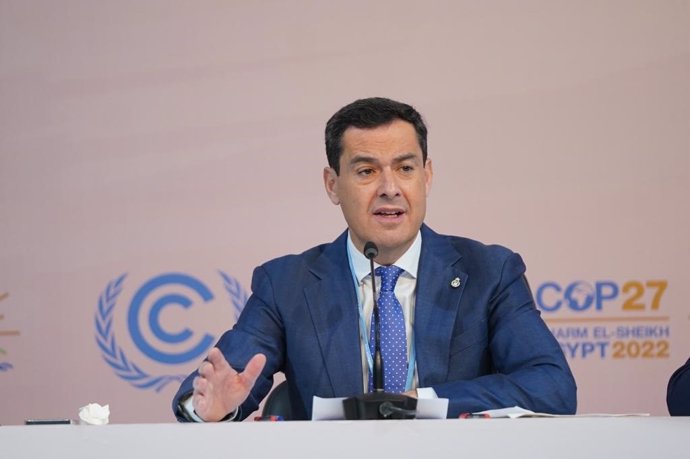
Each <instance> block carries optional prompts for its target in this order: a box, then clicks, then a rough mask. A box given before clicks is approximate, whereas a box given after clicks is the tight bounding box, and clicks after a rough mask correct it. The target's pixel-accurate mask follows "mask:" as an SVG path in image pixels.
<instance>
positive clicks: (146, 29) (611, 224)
mask: <svg viewBox="0 0 690 459" xmlns="http://www.w3.org/2000/svg"><path fill="white" fill-rule="evenodd" d="M374 95H381V96H386V97H392V98H395V99H399V100H403V101H405V102H408V103H411V104H413V105H414V106H415V107H417V108H418V109H419V111H420V112H421V113H422V114H423V115H424V116H425V118H426V120H427V122H428V125H429V130H430V134H429V154H430V157H432V158H433V161H434V168H435V181H434V185H433V190H432V194H431V197H430V202H429V211H428V215H427V223H428V224H429V225H430V226H432V227H433V228H434V229H435V230H437V231H440V232H445V233H452V234H459V235H464V236H469V237H472V238H476V239H479V240H482V241H484V242H487V243H500V244H503V245H506V246H509V247H511V248H512V249H514V250H516V251H518V252H520V253H521V254H522V256H523V257H524V259H525V261H526V262H527V266H528V277H529V280H530V284H531V285H532V288H533V290H534V291H535V292H539V293H540V295H539V298H540V305H542V306H544V307H545V308H546V309H548V310H545V311H544V317H545V318H546V319H547V321H548V322H549V325H550V326H551V328H552V329H553V331H554V333H555V334H556V335H557V337H558V338H559V340H560V341H561V343H562V344H563V346H564V349H565V350H566V352H567V354H568V357H569V361H570V363H571V365H572V368H573V370H574V372H575V376H576V379H577V382H578V386H579V409H578V411H579V412H581V413H584V412H602V411H606V412H650V413H652V414H665V413H666V408H665V402H664V397H665V390H666V382H667V381H668V378H669V376H670V374H671V373H672V371H673V369H674V368H676V367H677V366H679V365H680V364H681V363H683V362H684V361H685V360H686V359H687V358H688V357H689V356H690V315H689V313H688V307H687V298H688V296H689V294H690V287H689V286H688V279H689V276H690V268H689V261H688V260H690V244H689V243H688V235H689V234H690V217H689V215H688V204H687V199H688V196H689V195H690V184H689V183H688V176H689V172H690V170H689V169H690V167H689V166H690V159H688V149H689V148H690V122H689V120H690V2H688V1H642V2H635V1H602V2H553V1H526V2H512V1H505V2H470V1H453V2H433V1H432V2H412V1H407V0H405V1H401V0H397V1H379V2H369V1H348V2H312V1H308V0H299V1H287V2H286V1H255V2H236V1H225V2H224V1H206V2H195V1H189V2H186V1H147V2H138V1H123V2H92V1H56V2H50V1H45V2H41V1H33V2H25V1H8V0H0V393H1V394H3V395H2V400H3V402H2V408H1V409H0V423H2V424H17V423H21V422H23V420H24V419H25V418H29V417H75V416H76V412H77V409H78V408H79V407H80V406H82V405H85V404H86V403H88V402H99V403H102V404H105V403H109V404H110V406H111V411H112V415H111V420H112V422H166V421H172V419H173V418H172V413H171V410H170V407H169V405H170V399H171V397H172V395H173V393H174V391H175V390H176V387H177V383H176V382H174V381H173V382H171V381H170V378H168V379H165V377H168V376H170V377H174V376H175V375H179V374H186V373H188V372H189V371H191V370H192V369H193V368H194V367H195V366H196V365H197V362H198V361H199V358H194V359H192V360H189V361H187V362H183V363H178V364H168V363H163V362H161V361H159V360H156V359H154V358H152V357H150V356H148V355H146V354H145V353H144V352H143V351H142V349H141V346H140V345H139V344H140V343H141V342H142V341H145V342H148V343H150V344H151V345H152V347H153V348H155V349H158V350H163V351H165V352H167V353H168V354H171V355H176V354H179V353H180V352H182V351H183V350H188V349H191V348H192V347H193V346H194V345H195V344H197V343H198V342H201V339H202V337H203V336H205V335H207V334H208V335H210V336H212V337H213V338H217V337H218V336H219V334H220V333H221V332H222V331H223V330H225V329H227V328H229V327H230V326H231V325H232V324H233V323H234V320H235V319H234V318H235V310H236V303H238V301H240V300H241V299H242V291H241V290H242V289H243V290H244V291H247V290H248V289H249V281H250V277H251V271H252V269H253V268H254V267H255V266H256V265H258V264H260V263H261V262H263V261H265V260H267V259H269V258H273V257H276V256H279V255H282V254H285V253H289V252H299V251H302V250H304V249H306V248H308V247H310V246H312V245H315V244H317V243H321V242H325V241H329V240H332V239H334V238H335V237H336V236H337V235H338V234H339V233H340V232H341V231H342V230H343V229H344V226H345V225H344V221H343V219H342V216H341V215H340V211H339V209H338V208H337V207H335V206H333V205H332V204H330V202H329V201H328V199H327V198H326V196H325V193H324V191H323V185H322V181H321V170H322V168H323V166H324V165H325V164H326V159H325V152H324V147H323V128H324V125H325V122H326V120H327V119H328V117H329V116H330V115H331V114H332V113H333V112H335V111H336V110H337V109H338V108H340V107H341V106H342V105H344V104H346V103H349V102H351V101H352V100H354V99H357V98H361V97H367V96H374ZM219 271H221V272H222V273H224V274H226V275H227V276H228V277H227V278H226V279H225V280H224V278H223V277H222V276H221V273H220V272H219ZM166 273H182V274H184V275H185V276H187V277H185V279H188V278H193V279H196V280H197V281H198V282H200V283H201V284H203V286H204V288H205V289H206V293H207V295H206V297H205V299H204V289H203V288H193V287H190V286H183V285H179V284H174V283H173V284H168V285H161V286H159V288H157V289H153V290H152V293H151V295H150V296H149V297H147V298H146V299H147V302H145V304H144V305H143V306H142V311H141V314H140V315H138V316H137V315H136V314H134V313H133V314H134V318H135V323H136V324H138V325H139V328H140V329H142V338H141V339H140V340H139V341H137V340H136V339H134V338H133V335H132V327H131V324H128V322H127V319H128V313H129V311H130V310H131V304H132V301H133V298H134V296H135V293H136V292H137V291H138V290H139V289H140V288H142V287H143V286H147V285H148V286H151V285H152V284H151V283H150V281H151V280H152V279H154V278H156V277H158V276H160V275H162V274H166ZM123 274H126V277H125V278H124V279H123V280H122V282H121V284H120V287H121V288H120V290H118V289H115V288H113V289H111V290H110V291H108V289H107V287H108V285H109V284H110V283H113V282H114V281H115V280H117V279H118V278H119V277H120V276H121V275H123ZM170 279H171V278H167V280H168V281H169V280H170ZM578 282H579V283H578ZM238 285H239V286H241V287H242V289H239V288H238ZM571 285H572V286H573V287H571V288H569V286H571ZM664 286H665V287H664ZM173 294H178V295H181V296H183V297H184V298H187V299H189V304H188V306H189V307H187V308H185V307H181V306H179V305H178V306H174V305H171V306H170V307H161V308H159V309H158V314H157V315H156V314H155V307H154V306H153V303H154V302H155V301H156V300H157V299H159V298H164V297H165V295H173ZM99 299H100V300H101V303H102V304H101V306H102V307H101V309H98V306H99ZM626 301H627V303H626ZM97 323H98V324H100V328H99V327H98V326H97ZM152 324H153V325H155V324H158V325H160V328H161V329H162V331H160V330H159V332H158V334H156V331H155V330H153V329H152V328H151V325H152ZM185 329H187V330H188V332H189V333H188V335H189V336H183V335H180V336H179V339H178V342H176V343H174V342H165V340H161V339H160V337H161V334H163V335H165V333H168V335H170V334H177V333H178V332H181V331H183V330H185ZM99 341H100V342H101V344H103V345H104V347H103V348H101V347H99V346H98V344H97V342H99ZM124 377H129V378H130V380H131V381H128V380H126V379H124ZM161 378H162V379H161ZM173 379H174V378H173ZM132 383H134V384H139V385H145V384H149V383H150V385H151V388H137V387H135V386H134V385H133V384H132ZM156 388H158V389H159V390H156Z"/></svg>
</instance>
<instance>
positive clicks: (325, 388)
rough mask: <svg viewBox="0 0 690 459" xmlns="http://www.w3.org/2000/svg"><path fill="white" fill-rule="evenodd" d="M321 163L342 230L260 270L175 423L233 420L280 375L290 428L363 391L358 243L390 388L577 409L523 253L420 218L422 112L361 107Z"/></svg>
mask: <svg viewBox="0 0 690 459" xmlns="http://www.w3.org/2000/svg"><path fill="white" fill-rule="evenodd" d="M326 154H327V158H328V167H326V168H325V169H324V171H323V181H324V185H325V189H326V194H327V195H328V198H329V199H330V200H331V202H332V203H333V204H335V205H338V206H340V208H341V211H342V213H343V216H344V217H345V221H346V222H347V230H346V231H344V232H343V233H342V234H341V235H340V236H339V237H338V238H337V239H336V240H335V241H334V242H332V243H329V244H323V245H319V246H317V247H314V248H311V249H309V250H307V251H305V252H303V253H301V254H299V255H287V256H284V257H281V258H277V259H275V260H272V261H269V262H267V263H265V264H264V265H262V266H260V267H258V268H256V270H255V271H254V275H253V279H252V296H251V297H250V298H249V300H248V302H247V305H246V307H245V308H244V311H243V312H242V314H241V316H240V318H239V319H238V322H237V324H236V325H235V326H234V328H233V329H232V330H230V331H228V332H226V333H225V334H224V335H223V336H222V337H221V338H220V340H219V341H218V343H217V345H216V347H215V348H213V349H211V351H210V352H209V354H208V358H207V359H206V360H205V361H204V362H202V363H201V365H200V366H199V368H198V370H197V371H195V372H193V373H192V374H191V375H189V377H188V378H187V379H186V380H185V381H184V382H183V383H182V386H181V387H180V390H179V391H178V393H177V395H176V396H175V399H174V401H173V410H174V412H175V414H176V415H177V417H178V419H180V420H195V421H220V420H227V419H234V420H241V419H243V418H245V417H246V416H248V415H249V414H250V413H251V412H253V411H254V410H256V409H257V407H258V405H259V403H260V402H261V400H262V399H263V397H264V396H265V395H266V394H267V393H268V391H269V390H270V389H271V386H272V383H273V375H274V374H275V373H276V372H279V371H282V372H284V373H285V375H286V378H287V381H288V389H289V394H290V401H291V408H292V413H293V415H294V417H295V418H297V419H309V417H310V415H311V410H312V398H313V396H315V395H316V396H320V397H349V396H354V395H357V394H361V393H363V392H368V391H370V390H371V382H370V380H371V379H372V378H371V377H370V375H371V373H372V363H371V362H372V357H371V354H372V349H371V343H372V341H373V340H372V339H371V331H370V321H371V319H370V318H371V313H372V309H373V295H372V290H371V289H372V286H371V282H372V279H371V275H370V269H369V260H368V259H367V258H366V257H365V256H364V254H363V250H364V246H365V244H366V243H367V242H368V241H373V242H374V243H375V244H376V245H377V246H378V254H377V256H376V257H375V258H374V260H375V262H376V266H378V268H377V269H376V276H375V277H376V278H375V280H374V282H376V284H377V285H378V287H379V288H378V289H377V291H379V292H381V294H380V296H379V309H381V311H382V312H381V322H380V323H381V328H382V333H381V336H382V337H384V338H383V339H384V340H386V341H385V342H384V343H383V344H382V348H383V350H384V352H383V361H384V371H385V374H384V376H385V389H386V391H387V392H405V393H407V394H408V395H416V394H418V393H426V394H429V393H431V394H432V396H438V397H443V398H448V399H449V409H448V417H457V416H458V415H459V414H460V413H462V412H474V411H480V410H486V409H493V408H503V407H509V406H514V405H519V406H522V407H524V408H528V409H531V410H535V411H540V412H549V413H563V414H566V413H568V414H570V413H574V412H575V408H576V387H575V381H574V379H573V376H572V374H571V372H570V369H569V367H568V364H567V362H566V360H565V358H564V356H563V353H562V351H561V348H560V346H559V344H558V342H557V341H556V340H555V339H554V337H553V336H552V335H551V333H550V331H549V329H548V328H547V327H546V325H545V324H544V322H543V321H542V319H541V317H540V314H539V312H538V311H537V309H536V308H535V305H534V301H533V299H532V294H531V292H530V290H529V287H528V284H527V281H526V280H525V276H524V273H525V265H524V264H523V262H522V259H521V258H520V256H519V255H517V254H516V253H514V252H512V251H510V250H508V249H506V248H504V247H501V246H496V245H484V244H482V243H480V242H477V241H473V240H470V239H466V238H461V237H454V236H445V235H441V234H437V233H436V232H434V231H433V230H432V229H431V228H429V227H428V226H426V225H425V224H424V223H423V222H424V217H425V214H426V199H427V196H428V194H429V191H430V189H431V182H432V176H433V172H432V164H431V159H429V158H427V128H426V126H425V124H424V122H423V120H422V118H421V115H420V114H419V113H418V112H417V111H416V110H415V109H414V108H412V107H411V106H409V105H407V104H403V103H400V102H396V101H393V100H390V99H384V98H370V99H362V100H357V101H355V102H353V103H351V104H349V105H347V106H345V107H343V108H342V109H340V110H339V111H338V112H337V113H335V114H334V115H333V116H332V117H331V119H330V120H329V121H328V123H327V125H326ZM460 204H461V201H460ZM455 211H457V209H455ZM380 278H382V279H383V280H382V281H381V280H379V279H380ZM379 284H380V285H379ZM382 290H383V291H382ZM384 295H385V297H384ZM384 309H385V310H387V312H386V311H384ZM384 316H385V318H384Z"/></svg>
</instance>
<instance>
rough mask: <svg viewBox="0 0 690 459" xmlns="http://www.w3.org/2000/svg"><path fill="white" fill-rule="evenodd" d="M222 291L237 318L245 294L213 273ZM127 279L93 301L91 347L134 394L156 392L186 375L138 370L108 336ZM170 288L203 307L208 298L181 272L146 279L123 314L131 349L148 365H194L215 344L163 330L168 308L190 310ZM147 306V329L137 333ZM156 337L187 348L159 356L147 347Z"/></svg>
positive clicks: (151, 346)
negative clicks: (136, 390)
mask: <svg viewBox="0 0 690 459" xmlns="http://www.w3.org/2000/svg"><path fill="white" fill-rule="evenodd" d="M218 273H219V274H220V277H221V279H222V280H223V286H224V288H225V290H226V291H227V293H228V295H229V297H230V301H231V303H232V305H233V310H234V314H235V318H237V317H239V314H240V312H241V311H242V308H244V304H245V303H246V302H247V294H246V293H245V291H244V290H243V289H242V286H241V285H240V284H239V282H237V280H235V279H234V278H232V277H230V276H228V275H227V274H225V273H224V272H222V271H218ZM126 276H127V275H126V274H122V275H121V276H120V277H118V278H117V279H115V280H113V281H111V282H110V283H108V285H107V286H106V288H105V290H104V291H103V292H102V293H101V295H100V297H99V298H98V307H97V310H96V316H95V325H96V342H97V344H98V347H99V348H100V350H101V355H102V357H103V359H104V360H105V362H106V363H107V364H108V365H110V367H111V368H112V369H113V371H114V372H115V374H116V375H117V376H119V377H120V378H122V379H123V380H125V381H127V382H129V383H130V384H132V385H133V386H134V387H137V388H139V389H154V390H155V391H156V392H159V391H161V390H162V389H163V388H164V387H165V386H166V385H168V384H169V383H171V382H178V383H179V382H181V381H182V380H183V379H184V378H185V376H186V375H183V374H166V375H152V374H149V373H148V372H147V371H145V370H143V369H142V368H141V367H140V366H139V365H137V364H135V363H134V362H133V361H132V360H131V359H129V358H128V357H127V355H125V352H124V350H123V349H122V348H121V347H120V346H119V345H118V343H117V341H116V339H115V333H114V331H113V328H114V327H113V313H114V311H115V306H116V303H117V298H118V296H119V295H120V293H121V291H122V286H123V284H124V281H125V278H126ZM171 287H182V288H183V289H185V290H191V291H193V292H194V293H195V294H196V295H198V298H200V299H201V300H202V301H203V302H205V303H207V302H209V301H211V300H212V299H213V293H212V292H211V290H209V288H208V287H207V286H206V285H204V284H203V283H202V282H201V281H199V280H198V279H196V278H194V277H192V276H189V275H187V274H182V273H167V274H161V275H159V276H156V277H154V278H152V279H150V280H148V281H147V282H146V283H144V285H142V286H141V287H140V288H139V290H137V291H136V293H135V294H134V296H133V297H132V301H131V303H130V305H129V309H128V310H127V329H128V331H129V334H130V337H131V339H132V342H133V343H134V345H135V346H136V347H137V348H138V349H139V350H140V351H141V352H142V353H143V354H144V355H145V356H147V357H148V358H150V359H151V360H154V361H157V362H160V363H162V364H168V365H176V364H180V363H185V362H188V361H190V360H194V359H196V358H198V357H200V356H201V355H203V354H204V353H205V352H206V351H207V350H208V349H209V348H210V347H211V346H212V345H213V344H214V342H215V340H216V337H214V336H212V335H210V334H208V333H204V334H203V335H202V336H201V337H200V338H199V337H195V336H194V333H193V332H192V331H191V330H190V329H189V328H184V329H183V330H176V331H170V330H167V329H165V328H164V327H163V325H162V323H161V314H162V312H163V310H164V309H166V308H168V307H170V306H177V307H178V308H179V307H181V308H184V309H189V308H191V307H192V305H193V304H194V300H193V299H190V298H189V297H188V296H186V295H184V294H181V293H170V288H171ZM159 291H160V292H164V293H162V294H161V295H160V297H157V298H155V299H154V300H151V298H152V297H154V295H155V294H156V293H157V292H159ZM145 302H146V304H149V303H152V305H151V306H150V308H148V315H147V316H146V317H145V318H146V319H147V320H146V321H145V324H146V325H148V329H147V330H142V326H141V323H140V317H141V315H142V314H143V313H144V304H145ZM147 336H152V337H155V338H156V339H157V340H159V341H160V342H162V343H166V344H169V345H178V346H179V345H182V344H184V343H191V344H189V345H188V346H186V347H185V350H183V351H179V352H170V351H164V350H161V349H159V348H158V347H156V346H155V345H154V344H152V343H151V340H150V338H147Z"/></svg>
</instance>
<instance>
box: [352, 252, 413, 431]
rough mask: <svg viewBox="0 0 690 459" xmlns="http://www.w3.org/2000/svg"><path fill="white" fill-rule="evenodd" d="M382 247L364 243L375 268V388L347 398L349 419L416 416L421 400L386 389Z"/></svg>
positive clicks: (373, 325) (373, 315)
mask: <svg viewBox="0 0 690 459" xmlns="http://www.w3.org/2000/svg"><path fill="white" fill-rule="evenodd" d="M378 253H379V250H378V247H376V244H374V243H373V242H371V241H368V242H367V243H366V244H364V256H365V257H367V258H368V259H369V263H370V269H371V291H372V293H373V295H374V310H373V314H372V324H371V326H372V327H374V365H373V366H374V368H373V373H374V374H373V379H374V382H373V386H374V391H373V392H369V393H368V394H362V395H357V396H355V397H350V398H347V399H345V400H343V408H344V410H345V419H348V420H358V419H414V418H415V416H416V409H417V399H415V398H412V397H408V396H407V395H403V394H388V393H386V392H385V391H384V380H383V378H384V376H383V358H382V357H381V324H380V321H379V305H378V301H377V300H376V277H375V274H374V258H375V257H376V256H377V255H378Z"/></svg>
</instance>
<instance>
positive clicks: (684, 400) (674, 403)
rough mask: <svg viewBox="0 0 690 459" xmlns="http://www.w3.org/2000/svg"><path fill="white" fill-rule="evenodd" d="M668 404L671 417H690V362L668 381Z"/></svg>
mask: <svg viewBox="0 0 690 459" xmlns="http://www.w3.org/2000/svg"><path fill="white" fill-rule="evenodd" d="M666 404H667V406H668V412H669V414H670V415H671V416H690V360H688V361H687V362H685V365H683V366H682V367H680V368H678V369H677V370H676V371H675V372H674V373H673V375H672V376H671V379H670V380H669V381H668V388H667V392H666Z"/></svg>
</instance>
